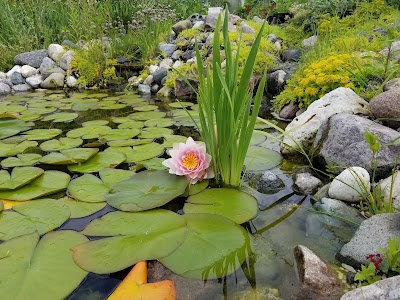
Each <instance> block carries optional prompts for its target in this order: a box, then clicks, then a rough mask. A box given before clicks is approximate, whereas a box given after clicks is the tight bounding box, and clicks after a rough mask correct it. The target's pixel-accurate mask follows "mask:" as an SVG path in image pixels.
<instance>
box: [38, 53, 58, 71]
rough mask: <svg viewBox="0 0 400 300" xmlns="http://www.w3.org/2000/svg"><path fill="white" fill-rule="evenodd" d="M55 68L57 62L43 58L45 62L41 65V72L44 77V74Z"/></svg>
mask: <svg viewBox="0 0 400 300" xmlns="http://www.w3.org/2000/svg"><path fill="white" fill-rule="evenodd" d="M55 67H56V62H55V61H54V60H52V59H51V58H49V57H45V58H43V61H42V63H41V64H40V67H39V72H40V73H41V74H42V75H43V73H44V72H46V71H48V70H51V69H53V68H55ZM49 75H50V74H49Z"/></svg>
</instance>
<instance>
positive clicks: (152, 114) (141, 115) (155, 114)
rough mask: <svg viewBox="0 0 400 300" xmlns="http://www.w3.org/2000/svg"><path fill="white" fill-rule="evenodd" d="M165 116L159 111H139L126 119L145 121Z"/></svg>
mask: <svg viewBox="0 0 400 300" xmlns="http://www.w3.org/2000/svg"><path fill="white" fill-rule="evenodd" d="M165 115H166V113H165V112H161V111H141V112H136V113H133V114H130V115H129V116H128V117H129V118H130V119H132V120H136V121H146V120H150V119H158V118H164V117H165Z"/></svg>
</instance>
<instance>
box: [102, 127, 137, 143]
mask: <svg viewBox="0 0 400 300" xmlns="http://www.w3.org/2000/svg"><path fill="white" fill-rule="evenodd" d="M139 133H140V129H113V130H112V131H110V132H107V134H104V135H102V136H101V138H102V139H105V140H106V141H118V140H125V139H131V138H133V137H135V136H137V135H139Z"/></svg>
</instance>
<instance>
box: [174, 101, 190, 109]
mask: <svg viewBox="0 0 400 300" xmlns="http://www.w3.org/2000/svg"><path fill="white" fill-rule="evenodd" d="M193 104H194V103H192V102H187V101H179V102H172V103H168V106H169V107H172V108H182V107H189V106H192V105H193Z"/></svg>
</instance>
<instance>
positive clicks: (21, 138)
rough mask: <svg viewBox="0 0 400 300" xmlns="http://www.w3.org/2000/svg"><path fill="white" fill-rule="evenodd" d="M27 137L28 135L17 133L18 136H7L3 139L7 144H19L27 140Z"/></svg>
mask: <svg viewBox="0 0 400 300" xmlns="http://www.w3.org/2000/svg"><path fill="white" fill-rule="evenodd" d="M26 139H27V137H26V136H24V135H16V136H12V137H9V138H6V139H4V140H1V141H2V142H3V143H5V144H18V143H21V142H23V141H26Z"/></svg>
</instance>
